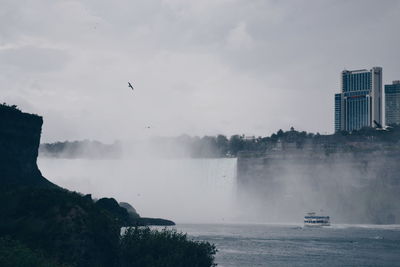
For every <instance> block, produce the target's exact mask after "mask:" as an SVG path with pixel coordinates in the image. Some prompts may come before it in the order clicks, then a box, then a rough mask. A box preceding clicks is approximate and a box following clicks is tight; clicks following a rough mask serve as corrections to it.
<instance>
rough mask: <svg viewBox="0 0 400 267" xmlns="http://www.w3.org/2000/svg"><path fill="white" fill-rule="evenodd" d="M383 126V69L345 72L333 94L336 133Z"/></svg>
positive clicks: (374, 68) (375, 68)
mask: <svg viewBox="0 0 400 267" xmlns="http://www.w3.org/2000/svg"><path fill="white" fill-rule="evenodd" d="M374 121H376V122H377V123H379V124H382V68H381V67H373V68H372V69H371V70H365V69H363V70H352V71H349V70H344V71H342V74H341V92H340V93H339V94H335V132H338V131H349V132H351V131H353V130H359V129H361V128H362V127H365V126H369V127H373V126H374Z"/></svg>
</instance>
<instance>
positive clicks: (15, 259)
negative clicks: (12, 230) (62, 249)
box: [0, 237, 67, 267]
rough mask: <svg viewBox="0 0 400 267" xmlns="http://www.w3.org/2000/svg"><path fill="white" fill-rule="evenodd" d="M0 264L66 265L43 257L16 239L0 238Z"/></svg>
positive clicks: (16, 266)
mask: <svg viewBox="0 0 400 267" xmlns="http://www.w3.org/2000/svg"><path fill="white" fill-rule="evenodd" d="M0 266H2V267H67V266H66V265H62V264H58V263H56V262H55V261H53V260H50V259H47V258H45V257H44V256H43V255H42V253H39V252H34V251H32V250H31V249H30V248H28V247H26V246H24V245H23V244H21V243H20V242H18V241H16V240H12V239H10V238H6V237H2V238H0Z"/></svg>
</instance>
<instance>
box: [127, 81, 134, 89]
mask: <svg viewBox="0 0 400 267" xmlns="http://www.w3.org/2000/svg"><path fill="white" fill-rule="evenodd" d="M128 87H130V88H132V90H133V86H132V84H131V83H130V82H128Z"/></svg>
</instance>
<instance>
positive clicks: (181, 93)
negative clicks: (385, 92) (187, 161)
mask: <svg viewBox="0 0 400 267" xmlns="http://www.w3.org/2000/svg"><path fill="white" fill-rule="evenodd" d="M0 6H1V9H0V102H6V103H8V104H16V105H18V107H19V108H20V109H22V110H23V111H26V112H33V113H37V114H39V115H41V116H43V117H44V126H43V133H42V142H52V141H58V140H60V141H62V140H66V139H68V140H76V139H98V140H100V141H104V142H112V141H113V140H115V139H123V140H125V139H141V138H145V137H151V136H176V135H181V134H189V135H199V136H203V135H215V134H225V135H228V136H229V135H232V134H245V135H255V136H259V135H261V136H266V135H270V134H271V133H273V132H276V131H277V130H278V129H284V130H288V129H289V128H290V127H291V126H293V127H294V128H295V129H297V130H305V131H310V132H320V133H333V131H334V129H333V128H334V113H333V108H334V101H333V96H334V94H335V93H336V92H338V91H339V90H340V75H341V71H342V70H344V69H348V70H354V69H370V68H372V67H373V66H380V67H382V68H383V85H384V84H390V83H392V81H393V80H399V79H400V57H399V47H400V36H399V34H398V27H399V25H400V1H396V0H392V1H391V0H386V1H370V0H366V1H363V0H355V1H345V0H342V1H334V0H330V1H317V0H299V1H276V0H271V1H262V0H256V1H246V0H204V1H185V0H143V1H128V0H121V1H113V2H111V1H106V0H84V1H74V0H65V1H50V0H44V1H33V0H30V1H29V0H28V1H12V0H0ZM128 82H131V83H132V85H133V87H134V88H135V90H134V91H132V90H131V88H129V87H128ZM148 127H150V128H148Z"/></svg>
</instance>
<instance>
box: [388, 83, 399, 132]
mask: <svg viewBox="0 0 400 267" xmlns="http://www.w3.org/2000/svg"><path fill="white" fill-rule="evenodd" d="M385 119H386V125H392V124H400V81H393V84H386V85H385Z"/></svg>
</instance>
